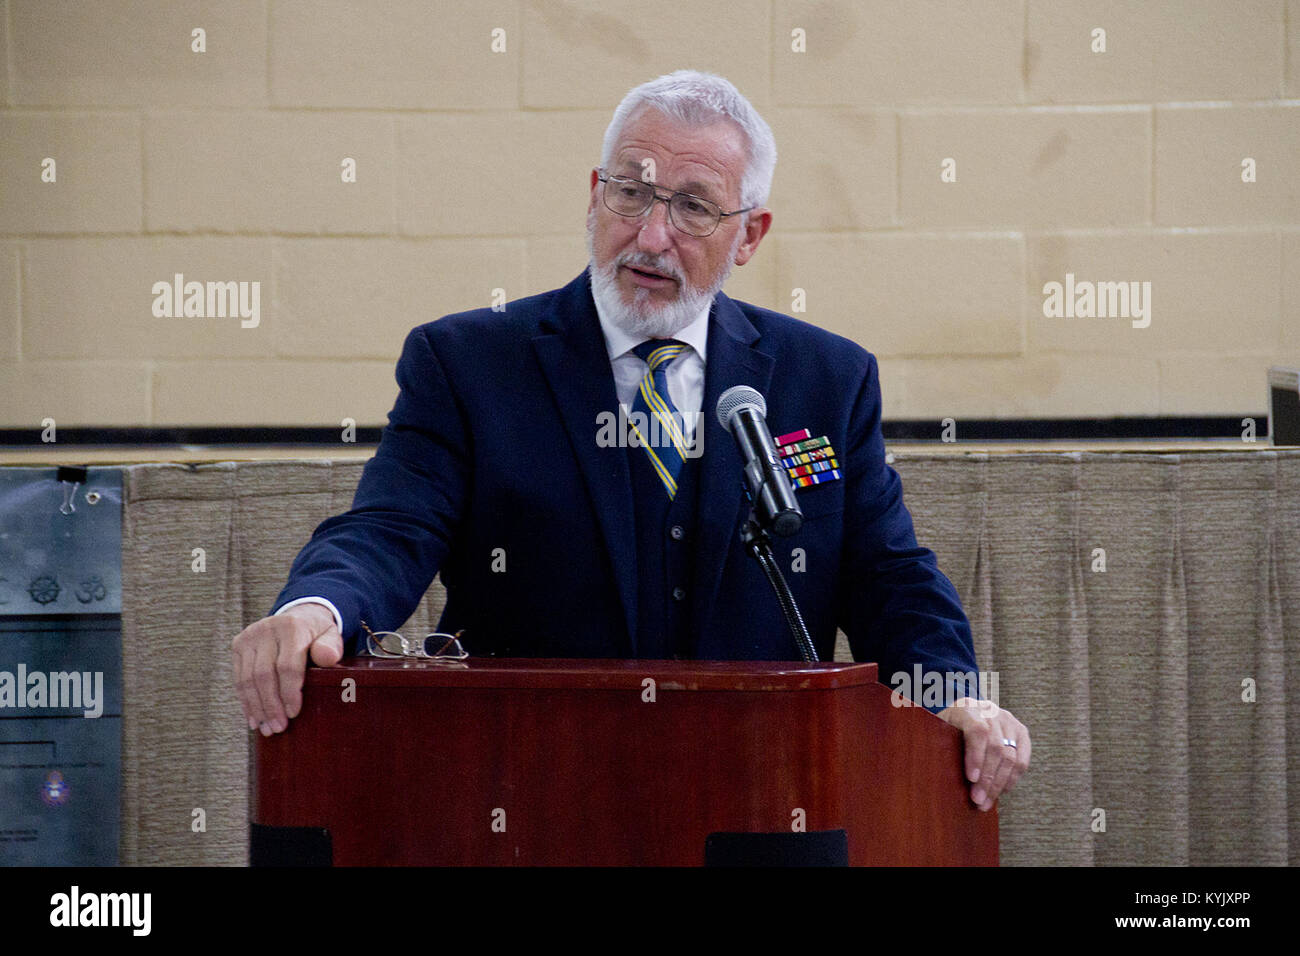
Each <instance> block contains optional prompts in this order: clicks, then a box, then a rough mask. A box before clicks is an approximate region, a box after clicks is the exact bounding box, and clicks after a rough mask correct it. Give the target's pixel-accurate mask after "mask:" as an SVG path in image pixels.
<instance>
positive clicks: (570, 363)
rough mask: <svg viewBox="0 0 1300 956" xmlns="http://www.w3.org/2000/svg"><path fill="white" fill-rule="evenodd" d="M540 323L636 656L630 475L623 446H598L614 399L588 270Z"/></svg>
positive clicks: (549, 374) (630, 650) (543, 350)
mask: <svg viewBox="0 0 1300 956" xmlns="http://www.w3.org/2000/svg"><path fill="white" fill-rule="evenodd" d="M541 327H542V330H543V331H542V334H540V335H537V336H535V337H534V338H533V349H534V351H535V353H536V355H537V359H538V361H539V362H540V363H541V366H542V371H543V372H544V373H545V375H546V381H547V384H548V385H549V386H550V389H551V394H552V395H553V397H554V398H555V405H556V408H557V409H558V410H559V414H560V416H561V418H562V419H563V421H564V427H565V430H566V431H567V432H568V434H569V443H570V445H571V446H572V448H573V454H574V456H575V457H576V458H577V459H578V464H579V466H580V467H581V468H582V474H583V477H584V478H585V479H586V482H587V488H588V491H589V492H590V493H591V503H592V507H593V508H594V509H595V511H596V517H597V519H598V521H599V523H600V527H601V531H602V533H603V534H604V537H605V545H606V547H607V549H608V552H609V556H610V561H611V563H612V564H613V568H614V578H615V580H616V581H617V582H618V590H619V596H620V597H621V598H622V601H623V610H624V613H625V615H626V626H627V635H628V641H629V646H628V647H627V656H629V657H635V656H636V620H637V617H636V615H637V607H636V594H637V567H636V529H635V526H634V525H633V523H632V522H633V520H634V514H633V503H632V476H631V473H630V471H629V468H628V462H627V454H626V452H625V451H624V450H623V449H622V448H601V447H599V446H598V445H597V444H596V434H597V430H598V428H599V421H600V420H599V418H598V416H599V415H600V414H601V413H609V412H612V413H614V414H615V415H617V413H618V397H617V396H616V394H615V392H614V373H613V370H612V369H611V368H610V364H609V354H608V352H607V351H606V348H605V336H604V335H603V334H602V333H601V331H600V319H599V318H598V317H597V315H596V305H595V302H594V301H593V300H592V297H591V288H590V284H589V279H588V274H587V272H586V271H584V272H583V273H582V275H580V276H579V277H578V278H577V279H575V280H573V281H572V282H570V283H569V284H568V285H567V286H565V287H564V288H563V289H561V290H560V292H559V294H558V295H557V296H556V297H555V299H554V307H553V309H552V312H551V314H550V315H549V316H545V317H543V320H542V326H541Z"/></svg>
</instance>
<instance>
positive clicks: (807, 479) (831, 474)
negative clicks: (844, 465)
mask: <svg viewBox="0 0 1300 956" xmlns="http://www.w3.org/2000/svg"><path fill="white" fill-rule="evenodd" d="M839 477H841V475H840V470H839V469H838V468H836V469H835V470H834V471H823V472H821V473H820V474H817V475H804V476H803V477H802V478H796V479H794V481H793V482H791V484H793V485H794V486H795V487H796V488H807V487H808V486H809V485H820V484H821V483H822V482H824V481H834V480H835V479H836V478H839Z"/></svg>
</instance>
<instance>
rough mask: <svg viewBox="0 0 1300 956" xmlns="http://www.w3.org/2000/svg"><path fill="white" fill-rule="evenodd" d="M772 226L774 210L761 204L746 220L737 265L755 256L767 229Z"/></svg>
mask: <svg viewBox="0 0 1300 956" xmlns="http://www.w3.org/2000/svg"><path fill="white" fill-rule="evenodd" d="M771 228H772V210H770V209H768V208H767V207H766V206H760V207H759V208H758V209H755V210H753V211H752V212H751V213H750V214H749V217H748V218H747V219H746V220H745V233H744V235H745V238H743V239H742V240H740V245H739V246H737V247H736V260H735V261H736V265H738V266H743V265H744V264H745V263H746V262H748V261H749V260H750V259H752V258H753V257H754V253H755V252H757V251H758V244H759V243H760V242H762V241H763V237H764V236H766V235H767V231H768V230H769V229H771Z"/></svg>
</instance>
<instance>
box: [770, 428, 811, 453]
mask: <svg viewBox="0 0 1300 956" xmlns="http://www.w3.org/2000/svg"><path fill="white" fill-rule="evenodd" d="M805 438H812V432H810V431H809V430H808V429H806V428H801V429H799V430H798V431H797V432H791V433H790V434H788V435H777V436H776V437H775V438H773V439H772V444H774V445H776V447H777V448H780V447H781V446H782V445H793V444H794V443H795V442H799V441H803V440H804V439H805Z"/></svg>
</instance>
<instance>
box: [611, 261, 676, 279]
mask: <svg viewBox="0 0 1300 956" xmlns="http://www.w3.org/2000/svg"><path fill="white" fill-rule="evenodd" d="M623 268H624V269H627V270H628V271H629V272H631V273H632V274H633V275H634V276H640V277H641V278H643V279H645V280H646V281H648V282H656V281H657V282H676V281H677V280H676V279H674V278H673V277H672V276H667V275H664V274H663V273H662V272H658V271H656V270H654V269H647V268H644V267H643V266H627V265H625V266H623Z"/></svg>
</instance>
